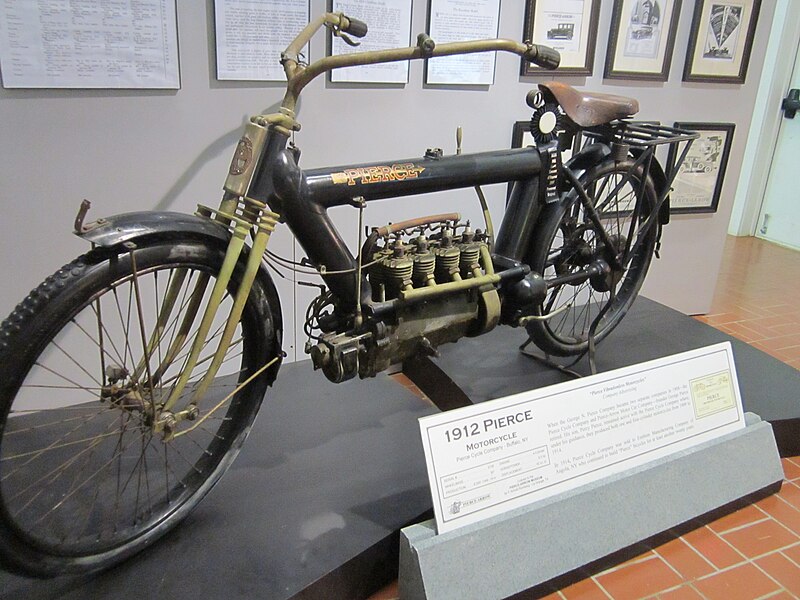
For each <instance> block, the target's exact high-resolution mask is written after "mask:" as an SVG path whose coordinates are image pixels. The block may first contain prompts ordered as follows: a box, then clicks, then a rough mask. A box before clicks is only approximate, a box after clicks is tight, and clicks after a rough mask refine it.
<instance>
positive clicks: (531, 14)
mask: <svg viewBox="0 0 800 600" xmlns="http://www.w3.org/2000/svg"><path fill="white" fill-rule="evenodd" d="M599 15H600V0H566V1H565V0H527V3H526V6H525V31H524V37H523V39H525V40H527V41H531V42H533V43H534V44H544V45H545V46H550V47H551V48H555V49H556V50H558V51H559V53H560V54H561V64H560V65H559V67H558V74H559V75H591V74H592V71H593V66H594V49H595V45H596V42H597V20H598V17H599ZM546 71H547V69H542V68H541V67H537V66H536V65H533V64H531V63H529V62H527V61H524V60H523V61H522V74H523V75H535V74H537V73H541V72H546Z"/></svg>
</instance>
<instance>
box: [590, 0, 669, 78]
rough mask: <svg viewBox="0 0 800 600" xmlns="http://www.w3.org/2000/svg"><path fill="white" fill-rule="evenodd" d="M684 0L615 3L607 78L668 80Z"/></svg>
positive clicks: (647, 0)
mask: <svg viewBox="0 0 800 600" xmlns="http://www.w3.org/2000/svg"><path fill="white" fill-rule="evenodd" d="M680 12H681V0H614V8H613V12H612V15H611V33H610V35H609V38H608V52H607V53H606V70H605V77H606V78H608V79H645V80H651V81H666V80H667V79H669V67H670V63H671V62H672V50H673V48H674V47H675V33H676V31H677V29H678V17H679V15H680Z"/></svg>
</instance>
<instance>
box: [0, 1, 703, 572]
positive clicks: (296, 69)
mask: <svg viewBox="0 0 800 600" xmlns="http://www.w3.org/2000/svg"><path fill="white" fill-rule="evenodd" d="M323 26H325V27H327V28H328V29H330V30H331V32H332V34H333V35H337V36H343V37H347V36H348V35H350V36H355V37H361V36H363V35H364V34H366V32H367V27H366V25H365V24H364V23H362V22H360V21H358V20H357V19H353V18H349V17H347V16H345V15H342V14H339V13H336V14H334V13H328V14H325V15H323V16H321V17H319V18H317V19H315V20H313V21H312V22H311V23H310V24H309V25H308V26H307V27H306V28H305V29H304V30H303V31H302V32H301V33H300V34H299V35H298V36H297V38H296V39H295V40H294V41H293V42H292V43H291V44H290V45H289V47H288V48H287V49H286V51H285V52H284V53H283V54H282V57H281V62H282V64H283V68H284V70H285V73H286V77H287V80H288V84H287V89H286V93H285V96H284V98H283V102H282V106H281V108H280V111H279V112H278V113H276V114H266V115H258V116H255V117H253V118H252V119H251V120H250V122H249V123H248V124H247V126H246V128H245V131H244V135H243V136H242V138H241V140H240V141H239V143H238V146H237V148H236V151H235V155H234V157H233V160H232V162H231V165H230V169H229V173H228V175H227V179H226V183H225V194H224V196H223V198H222V201H221V203H220V204H219V206H218V207H217V208H210V207H206V206H200V207H199V208H198V210H197V212H196V213H195V214H194V215H185V214H178V213H169V212H133V213H127V214H122V215H116V216H113V217H108V218H103V219H98V220H96V221H94V222H92V223H85V220H86V219H85V217H86V211H87V210H88V204H84V205H82V207H81V210H80V211H79V214H78V216H77V218H76V222H75V233H76V234H77V235H78V236H79V237H81V238H83V239H84V240H86V241H87V242H90V243H91V244H92V249H91V250H90V251H89V252H88V253H86V254H84V255H83V256H81V257H79V258H77V259H76V260H74V261H72V262H70V263H69V264H67V265H65V266H64V267H62V268H61V269H59V270H58V271H57V272H56V273H55V274H53V275H52V276H51V277H49V278H47V279H46V280H45V281H44V282H43V283H42V284H41V285H39V286H38V287H37V288H36V289H35V290H33V291H32V292H31V293H30V294H29V295H28V297H27V298H25V300H23V301H22V302H21V303H20V304H19V305H18V306H17V307H16V309H15V310H14V311H13V312H12V313H11V315H10V316H9V317H8V318H7V319H6V320H5V321H3V323H2V325H0V557H1V558H2V561H3V563H4V564H5V565H6V566H7V567H8V568H11V569H14V570H17V571H21V572H24V573H27V574H31V575H35V576H53V575H56V574H61V573H81V572H84V573H85V572H91V571H96V570H99V569H103V568H106V567H108V566H110V565H112V564H114V563H117V562H119V561H121V560H123V559H125V558H126V557H128V556H130V555H132V554H133V553H135V552H137V551H139V550H141V549H142V548H144V547H145V546H147V545H148V544H150V543H152V542H153V541H154V540H155V539H156V538H158V537H159V536H162V535H164V534H165V533H166V532H167V531H169V530H170V528H172V527H174V526H175V525H176V524H177V523H178V522H179V521H180V520H181V519H183V518H184V517H185V516H186V515H187V513H188V512H189V511H190V510H191V509H192V508H193V507H194V506H195V505H196V504H197V503H198V502H199V501H200V500H201V498H202V497H203V496H204V495H205V494H206V493H207V492H208V491H209V490H210V489H211V487H212V486H213V485H214V484H215V483H216V482H217V481H218V480H219V478H220V477H221V476H222V474H223V473H224V472H225V470H226V469H227V468H228V467H229V466H230V464H231V462H232V461H233V460H234V458H235V456H236V455H237V453H238V452H239V449H240V448H241V446H242V443H243V442H244V440H245V438H246V436H247V434H248V432H249V430H250V428H251V425H252V423H253V420H254V418H255V416H256V413H257V412H258V409H259V407H260V405H261V402H262V399H263V398H264V395H265V393H266V392H267V388H268V387H269V386H270V385H271V384H272V382H273V381H274V380H275V378H276V376H277V374H278V368H279V366H280V363H281V360H282V358H283V357H284V353H283V350H282V347H281V332H282V327H283V326H282V322H281V305H280V303H279V299H278V295H277V293H276V289H275V286H274V285H273V281H272V279H271V275H270V272H269V270H268V268H267V263H268V262H272V263H273V264H275V263H277V264H283V265H285V266H288V267H289V268H293V269H298V270H301V271H302V270H304V269H305V270H308V269H309V267H308V266H309V265H310V266H311V267H312V269H313V272H314V273H315V274H317V273H318V274H319V275H321V277H322V280H324V284H325V285H324V286H320V287H321V288H322V289H321V293H320V295H319V296H318V297H317V298H316V299H315V300H314V301H313V302H312V303H311V305H310V306H309V308H308V312H307V316H306V322H305V328H306V332H307V334H308V336H309V343H308V344H307V348H306V349H307V351H308V352H309V353H310V355H311V359H312V361H313V365H314V368H315V369H321V370H322V371H323V372H324V373H325V375H326V376H327V377H328V378H329V379H330V380H331V381H334V382H341V381H344V380H347V379H350V378H353V377H355V376H356V375H358V376H359V377H362V378H363V377H371V376H374V375H375V374H376V373H378V372H380V371H382V370H384V369H386V368H387V367H388V366H390V365H392V364H397V363H401V362H403V361H404V360H407V359H410V358H412V357H414V356H416V355H419V354H432V353H435V352H436V348H437V347H438V346H439V345H441V344H444V343H447V342H454V341H456V340H458V339H459V338H461V337H463V336H477V335H480V334H482V333H486V332H488V331H490V330H492V329H493V328H494V327H496V326H497V325H498V324H503V325H509V326H513V327H522V328H525V329H526V330H527V332H528V333H529V335H530V337H531V339H532V340H533V341H534V342H535V343H536V344H537V345H538V346H539V348H541V349H542V350H543V351H544V352H546V353H547V354H548V355H553V356H571V355H580V354H582V353H585V352H587V350H588V349H589V347H590V346H591V345H593V344H594V343H596V342H599V341H600V340H602V339H603V338H604V337H606V336H607V335H608V334H609V332H610V331H611V330H612V329H614V327H615V326H616V325H617V324H618V323H619V322H620V320H621V319H622V318H623V316H624V315H625V313H626V311H627V310H628V308H629V307H630V306H631V303H632V302H633V300H634V298H635V297H636V295H637V293H638V291H639V289H640V287H641V285H642V281H643V280H644V277H645V274H646V272H647V269H648V266H649V265H650V261H651V258H652V256H653V255H654V253H656V252H657V250H658V247H659V239H660V235H661V227H662V225H664V224H665V223H666V222H667V221H668V218H669V200H668V192H669V186H670V183H671V180H672V177H674V173H675V171H676V168H675V167H676V164H679V162H680V161H681V160H683V158H684V157H685V154H686V150H687V149H688V145H689V144H690V143H691V140H692V139H693V138H694V137H696V136H695V134H693V133H692V132H687V131H682V130H677V129H673V128H669V127H663V126H658V125H653V124H644V123H636V122H633V121H630V120H628V118H629V117H631V116H632V115H634V114H635V113H636V112H637V110H638V104H637V102H636V101H635V100H632V99H629V98H623V97H619V96H611V95H605V94H590V93H586V92H580V91H577V90H575V89H573V88H572V87H570V86H568V85H565V84H562V83H555V82H550V83H543V84H540V85H539V86H538V89H537V90H533V91H532V92H531V93H529V94H528V96H527V103H528V104H529V105H530V107H531V108H532V109H533V117H532V119H531V122H530V130H531V133H532V135H533V137H534V139H535V140H536V144H535V146H530V147H526V148H517V149H503V150H497V151H493V152H483V153H478V154H462V153H461V152H460V148H459V150H458V152H457V153H456V154H455V155H452V156H445V155H444V154H443V153H442V152H441V150H437V149H431V150H429V151H427V152H426V153H425V155H424V156H422V157H416V158H408V159H402V160H389V161H382V162H375V163H370V164H360V165H352V166H340V167H333V168H324V169H312V170H303V169H301V168H300V166H299V164H298V163H299V156H300V151H299V149H298V148H297V147H296V146H295V145H294V143H293V141H292V134H293V132H295V131H297V130H298V129H299V127H300V126H299V124H298V122H297V121H296V115H295V108H296V103H297V99H298V96H299V94H300V92H301V91H302V89H303V88H304V87H305V86H306V85H307V84H308V83H309V82H310V81H311V80H312V79H313V78H314V77H316V76H318V75H320V74H322V73H325V72H327V71H330V70H331V69H335V68H339V67H346V66H353V65H364V64H374V63H385V62H391V61H401V60H416V59H428V58H433V57H439V56H448V55H455V54H466V53H473V52H486V51H504V52H510V53H513V54H517V55H519V56H521V57H522V58H523V59H524V60H527V61H530V62H533V63H535V64H537V65H539V66H543V67H546V68H550V69H554V68H556V67H557V66H558V63H559V56H558V53H557V52H556V51H554V50H552V49H550V48H547V47H544V46H540V45H535V44H531V43H522V44H520V43H517V42H513V41H509V40H479V41H469V42H457V43H448V44H441V45H437V44H435V43H434V41H433V40H431V38H430V37H428V36H427V35H425V34H421V35H420V36H419V38H418V43H417V45H416V46H413V47H409V48H399V49H394V50H385V51H375V52H361V53H353V54H344V55H338V56H330V57H326V58H322V59H320V60H318V61H316V62H314V63H312V64H305V63H304V62H303V61H302V60H301V57H300V50H301V49H302V48H303V47H304V46H305V45H306V44H307V42H308V41H309V39H310V38H311V36H312V35H313V34H314V33H315V32H317V31H318V30H319V29H320V28H322V27H323ZM348 39H349V38H348ZM350 41H352V40H350ZM578 138H580V140H581V143H580V144H579V143H578V141H577V140H578ZM661 144H668V145H669V144H672V145H676V146H678V145H681V146H683V147H684V149H683V152H682V153H677V156H678V158H677V159H676V160H674V161H673V162H674V163H676V164H672V165H668V168H667V169H664V168H662V166H661V165H660V164H659V163H658V161H657V160H656V158H655V152H654V150H655V148H656V147H657V146H659V145H661ZM566 150H571V158H570V159H569V160H568V161H562V153H563V152H565V151H566ZM498 182H509V183H510V188H511V189H510V193H509V197H508V201H507V207H506V211H505V214H504V217H503V220H502V224H501V226H500V227H499V229H498V231H497V233H496V234H495V232H494V228H493V226H492V223H491V219H490V218H489V211H488V209H487V206H486V200H485V197H484V195H483V193H482V191H481V187H480V186H482V185H484V184H492V183H498ZM456 188H475V190H476V191H477V196H478V198H479V201H480V202H481V204H482V207H483V212H484V215H485V216H486V223H485V225H484V226H483V227H482V228H475V229H473V228H472V226H471V225H470V224H469V223H468V222H465V221H463V220H462V219H461V217H460V216H459V215H458V214H456V213H452V214H437V215H433V216H423V217H416V218H412V219H410V220H407V221H403V222H398V223H392V224H388V225H383V226H380V227H374V228H371V229H369V230H367V231H365V228H364V226H363V209H364V206H365V204H366V203H367V202H371V201H373V200H378V199H387V198H396V197H402V196H407V195H413V194H422V193H427V192H432V191H440V190H446V189H456ZM346 205H349V206H352V207H354V209H355V210H356V211H357V212H358V216H359V232H360V234H359V235H360V236H362V239H360V240H359V243H358V245H359V249H358V252H357V255H356V256H355V257H354V256H353V255H352V254H351V252H350V251H349V250H348V247H347V246H346V244H345V242H344V241H343V239H342V237H341V236H340V235H339V233H338V232H337V231H336V229H335V228H334V226H333V224H332V221H331V219H330V218H329V215H328V209H329V208H331V207H334V206H346ZM282 222H285V223H287V224H288V225H289V228H290V229H291V231H292V233H293V234H294V235H295V236H296V238H297V240H298V241H299V243H300V244H301V246H302V247H303V249H304V250H305V252H306V253H307V259H306V260H305V261H304V262H303V264H293V263H290V262H289V261H287V259H283V258H280V257H277V256H275V255H274V254H272V253H271V252H270V251H269V250H267V242H268V240H269V238H270V234H271V233H272V231H273V230H274V228H275V227H276V226H277V224H278V223H282Z"/></svg>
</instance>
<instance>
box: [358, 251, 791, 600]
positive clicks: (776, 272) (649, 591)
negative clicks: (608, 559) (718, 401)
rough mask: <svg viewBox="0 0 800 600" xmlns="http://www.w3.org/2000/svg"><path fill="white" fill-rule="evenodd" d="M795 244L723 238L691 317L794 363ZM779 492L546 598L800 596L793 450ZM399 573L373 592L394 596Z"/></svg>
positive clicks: (740, 599) (381, 598)
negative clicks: (709, 286) (707, 292)
mask: <svg viewBox="0 0 800 600" xmlns="http://www.w3.org/2000/svg"><path fill="white" fill-rule="evenodd" d="M797 298H800V253H798V252H795V251H792V250H787V249H785V248H781V247H779V246H776V245H774V244H770V243H767V242H764V241H762V240H758V239H756V238H735V237H729V238H728V240H727V242H726V245H725V253H724V258H723V263H722V267H721V271H720V277H719V281H718V283H717V288H716V291H715V295H714V300H713V304H712V308H711V311H710V313H709V314H708V315H705V316H698V317H696V318H697V319H699V320H701V321H703V322H705V323H708V324H709V325H712V326H714V327H716V328H718V329H721V330H722V331H725V332H726V333H728V334H730V335H732V336H735V337H737V338H739V339H741V340H743V341H745V342H748V343H750V344H752V345H753V346H756V347H757V348H760V349H761V350H763V351H764V352H767V353H769V354H771V355H772V356H774V357H776V358H778V359H780V360H782V361H783V362H785V363H787V364H790V365H792V366H793V367H795V368H798V369H800V304H798V302H797ZM783 467H784V473H785V475H786V480H785V482H784V484H783V488H782V489H781V491H780V492H779V493H778V494H776V495H774V496H770V497H769V498H765V499H764V500H761V501H759V502H757V503H755V504H753V505H750V506H747V507H745V508H743V509H741V510H739V511H737V512H735V513H732V514H729V515H727V516H725V517H723V518H721V519H719V520H717V521H714V522H712V523H710V524H708V525H706V526H704V527H701V528H700V529H695V530H694V531H691V532H689V533H687V534H685V535H683V536H682V537H677V538H675V539H673V540H671V541H669V542H667V543H665V544H663V545H661V546H657V547H656V548H654V549H653V550H650V551H648V552H645V553H644V554H641V555H640V556H638V557H636V558H634V559H632V560H628V561H627V562H624V563H622V564H620V565H617V566H615V567H613V568H611V569H608V570H606V571H603V572H601V573H597V574H596V575H594V576H592V577H589V578H587V579H584V580H582V581H579V582H578V583H575V584H573V585H570V586H568V587H565V588H563V589H561V590H559V591H557V592H555V593H551V594H549V595H547V596H545V599H544V600H593V599H595V598H597V599H601V600H609V599H611V600H625V599H630V600H633V599H644V598H654V599H664V600H666V599H670V600H683V599H705V600H756V599H762V598H763V599H766V598H770V599H776V600H778V599H784V598H796V599H800V457H794V458H785V459H783ZM397 598H398V591H397V582H394V583H392V584H391V585H389V586H387V587H386V588H385V589H383V590H381V591H380V592H378V593H377V594H375V595H373V596H372V597H371V598H370V600H395V599H397Z"/></svg>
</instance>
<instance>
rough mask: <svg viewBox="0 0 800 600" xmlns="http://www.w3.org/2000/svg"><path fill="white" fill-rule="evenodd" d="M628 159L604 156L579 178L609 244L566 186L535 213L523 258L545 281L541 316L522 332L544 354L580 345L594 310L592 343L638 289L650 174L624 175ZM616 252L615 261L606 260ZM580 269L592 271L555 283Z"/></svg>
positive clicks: (647, 250) (653, 232)
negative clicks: (561, 196)
mask: <svg viewBox="0 0 800 600" xmlns="http://www.w3.org/2000/svg"><path fill="white" fill-rule="evenodd" d="M632 165H633V163H632V162H631V161H624V162H614V161H607V162H605V163H603V164H601V165H599V166H597V167H594V168H593V169H590V170H589V171H587V172H586V173H585V174H584V175H583V177H581V182H582V183H583V185H584V187H585V188H586V191H587V193H588V195H589V197H590V198H591V199H592V201H593V203H594V206H595V208H596V210H597V212H598V215H599V217H600V221H601V223H602V226H603V228H604V229H605V230H606V232H608V235H609V238H610V241H611V245H609V244H606V243H605V242H604V241H603V239H602V238H601V236H600V235H599V233H598V230H597V228H596V226H595V225H594V224H593V223H592V221H591V220H590V219H589V216H588V215H587V213H586V210H585V209H584V207H583V205H582V204H581V202H580V201H579V200H578V199H577V195H576V194H575V193H574V192H572V193H570V195H569V196H568V198H567V200H565V201H562V202H558V203H555V204H551V205H548V206H547V207H546V208H545V209H544V211H543V213H542V218H541V220H540V225H539V226H538V227H537V229H536V231H535V234H534V238H533V239H534V245H533V248H532V251H531V255H530V263H529V264H530V266H531V268H532V269H533V270H534V271H537V272H539V273H541V274H542V275H543V276H544V278H545V280H546V281H547V282H548V288H549V289H548V292H547V296H546V298H545V300H544V302H543V303H542V304H541V305H540V306H538V307H537V310H536V311H535V314H537V315H540V316H546V317H548V318H547V319H546V320H536V321H531V322H529V324H528V333H529V334H530V336H531V337H532V338H533V340H534V342H535V343H536V345H537V346H539V347H540V348H541V349H542V350H544V351H545V352H547V353H548V354H552V355H555V356H570V355H574V354H580V353H582V352H585V351H586V350H587V349H588V344H589V332H590V328H591V327H592V324H593V322H594V321H595V319H596V318H597V316H598V315H601V312H602V315H601V318H600V320H599V322H598V323H597V326H596V329H595V332H594V339H595V341H596V342H599V341H600V340H602V339H603V338H604V337H606V336H607V335H608V334H609V333H610V332H611V330H612V329H614V327H616V326H617V325H618V324H619V322H620V321H621V320H622V318H623V317H624V316H625V313H626V312H627V310H628V308H630V306H631V304H632V303H633V300H634V299H635V298H636V295H637V294H638V293H639V289H640V288H641V286H642V282H643V281H644V278H645V275H646V274H647V269H648V267H649V266H650V261H651V258H652V255H653V251H654V249H655V244H656V240H657V238H658V227H659V225H658V224H657V223H656V224H655V225H654V226H653V227H650V228H649V229H647V230H646V231H645V230H643V225H644V221H645V219H646V218H647V217H648V216H649V215H650V213H651V211H652V210H653V207H654V206H655V203H656V200H657V196H656V191H655V187H654V185H653V181H652V179H651V178H650V176H649V175H647V177H646V178H644V175H643V169H642V168H641V167H639V168H638V169H636V170H634V171H633V172H632V173H631V175H630V176H628V172H629V170H630V168H631V167H632ZM643 178H644V179H643ZM635 215H638V218H637V217H635ZM637 244H638V245H637ZM626 248H627V249H628V251H627V252H626ZM617 252H619V255H620V257H621V258H620V260H621V266H617V267H614V266H613V265H614V257H615V254H617ZM586 268H594V270H596V271H599V273H597V274H595V275H593V276H592V277H590V278H589V279H584V280H583V281H570V282H564V283H559V278H562V279H567V278H568V276H569V275H571V274H574V273H578V272H580V271H581V270H583V269H586Z"/></svg>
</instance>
